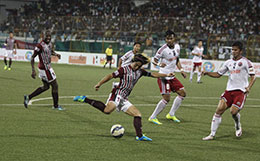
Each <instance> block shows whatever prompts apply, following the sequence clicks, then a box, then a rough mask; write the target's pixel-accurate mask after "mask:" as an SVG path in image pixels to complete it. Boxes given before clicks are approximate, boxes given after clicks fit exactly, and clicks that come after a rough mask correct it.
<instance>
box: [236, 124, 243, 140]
mask: <svg viewBox="0 0 260 161" xmlns="http://www.w3.org/2000/svg"><path fill="white" fill-rule="evenodd" d="M235 129H236V137H240V136H241V135H242V127H241V124H239V125H238V127H237V126H236V125H235Z"/></svg>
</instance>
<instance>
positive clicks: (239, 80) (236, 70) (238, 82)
mask: <svg viewBox="0 0 260 161" xmlns="http://www.w3.org/2000/svg"><path fill="white" fill-rule="evenodd" d="M226 72H229V78H228V83H227V88H226V90H227V91H233V90H241V91H243V92H246V89H245V88H246V87H248V85H249V83H248V77H249V75H254V74H255V70H254V67H253V64H252V62H251V61H250V60H248V59H247V58H245V57H242V58H241V59H239V60H233V59H229V60H227V61H226V62H225V63H224V65H223V66H222V68H221V69H220V70H219V71H218V73H219V74H220V75H223V74H225V73H226Z"/></svg>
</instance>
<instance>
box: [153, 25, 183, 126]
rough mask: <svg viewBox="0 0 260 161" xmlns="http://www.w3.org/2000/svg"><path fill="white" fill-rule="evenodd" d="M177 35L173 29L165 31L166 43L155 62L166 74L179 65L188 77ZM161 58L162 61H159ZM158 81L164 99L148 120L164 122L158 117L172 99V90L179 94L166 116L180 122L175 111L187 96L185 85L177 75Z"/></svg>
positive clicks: (156, 55) (160, 71) (158, 52)
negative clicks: (181, 57) (176, 39)
mask: <svg viewBox="0 0 260 161" xmlns="http://www.w3.org/2000/svg"><path fill="white" fill-rule="evenodd" d="M175 37H176V35H175V33H174V32H173V31H171V30H168V31H167V32H166V33H165V41H166V44H164V45H163V46H162V47H161V48H159V50H158V51H157V52H156V54H155V57H154V62H153V64H154V65H156V66H159V67H160V70H159V73H165V74H168V73H171V72H174V71H175V68H176V66H177V67H178V68H179V70H180V71H181V74H182V76H183V77H184V78H186V73H185V72H184V70H183V69H182V66H181V63H180V60H179V55H180V46H179V44H177V43H175ZM159 60H160V61H161V63H159ZM157 82H158V86H159V88H160V93H161V95H162V99H161V100H160V101H159V103H158V104H157V106H156V108H155V110H154V112H153V114H152V115H151V116H150V118H149V119H148V121H150V122H152V123H154V124H157V125H160V124H162V123H161V122H160V121H159V120H158V119H157V118H156V117H157V115H158V114H160V113H161V112H162V111H163V109H164V108H165V107H166V105H167V104H168V102H169V101H170V98H171V92H176V93H177V94H178V96H177V97H176V98H175V99H174V101H173V104H172V107H171V109H170V112H169V113H168V114H167V115H166V118H167V119H168V120H173V121H174V122H177V123H179V122H180V120H179V119H178V118H177V117H176V116H175V112H176V111H177V110H178V108H179V107H180V105H181V103H182V101H183V100H184V97H185V96H186V92H185V90H184V86H183V85H182V84H181V82H180V81H179V80H178V79H177V78H175V77H166V78H158V80H157Z"/></svg>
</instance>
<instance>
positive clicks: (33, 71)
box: [31, 52, 37, 79]
mask: <svg viewBox="0 0 260 161" xmlns="http://www.w3.org/2000/svg"><path fill="white" fill-rule="evenodd" d="M36 56H37V52H34V53H33V55H32V57H31V66H32V74H31V76H32V78H33V79H35V78H36V72H35V68H34V59H35V57H36Z"/></svg>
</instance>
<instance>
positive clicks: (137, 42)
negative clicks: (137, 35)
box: [134, 41, 142, 46]
mask: <svg viewBox="0 0 260 161" xmlns="http://www.w3.org/2000/svg"><path fill="white" fill-rule="evenodd" d="M136 44H139V45H142V44H141V43H140V42H139V41H136V42H135V43H134V46H135V45H136Z"/></svg>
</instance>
